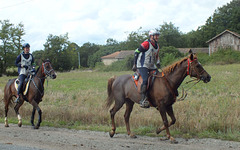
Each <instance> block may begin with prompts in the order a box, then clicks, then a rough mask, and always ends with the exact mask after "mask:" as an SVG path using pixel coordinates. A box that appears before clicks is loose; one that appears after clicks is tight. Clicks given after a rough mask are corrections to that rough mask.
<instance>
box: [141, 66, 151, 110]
mask: <svg viewBox="0 0 240 150" xmlns="http://www.w3.org/2000/svg"><path fill="white" fill-rule="evenodd" d="M139 72H140V74H141V76H142V78H143V83H142V85H141V100H140V102H139V103H140V107H143V108H149V102H148V100H147V82H148V69H147V68H139Z"/></svg>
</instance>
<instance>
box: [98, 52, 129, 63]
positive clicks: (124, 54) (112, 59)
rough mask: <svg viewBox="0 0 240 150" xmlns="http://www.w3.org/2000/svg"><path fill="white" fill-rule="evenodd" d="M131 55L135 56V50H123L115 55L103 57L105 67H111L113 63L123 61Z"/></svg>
mask: <svg viewBox="0 0 240 150" xmlns="http://www.w3.org/2000/svg"><path fill="white" fill-rule="evenodd" d="M129 55H134V50H122V51H117V52H115V53H112V54H109V55H106V56H103V57H101V59H102V62H103V63H104V65H111V64H112V63H113V62H115V61H118V60H123V59H124V58H126V57H127V56H129Z"/></svg>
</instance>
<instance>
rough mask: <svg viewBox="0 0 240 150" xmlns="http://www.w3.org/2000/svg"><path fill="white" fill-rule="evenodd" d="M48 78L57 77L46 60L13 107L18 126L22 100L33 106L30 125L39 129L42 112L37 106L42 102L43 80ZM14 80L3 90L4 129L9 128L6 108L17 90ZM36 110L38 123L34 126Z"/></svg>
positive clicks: (19, 124) (20, 122)
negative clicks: (26, 90) (24, 93)
mask: <svg viewBox="0 0 240 150" xmlns="http://www.w3.org/2000/svg"><path fill="white" fill-rule="evenodd" d="M48 76H50V77H51V78H52V79H55V78H56V77H57V76H56V74H55V72H54V70H53V68H52V66H51V63H50V61H49V60H46V61H44V62H43V63H42V65H41V66H40V67H39V68H38V69H37V71H36V74H35V76H34V77H33V78H32V79H30V80H31V81H30V85H29V88H28V89H29V90H28V92H27V94H26V95H25V96H22V95H21V96H20V101H19V103H17V104H16V105H15V107H14V110H15V112H16V114H17V117H18V126H19V127H21V126H22V119H21V116H20V114H19V112H18V111H19V108H20V107H21V106H22V104H23V103H24V99H25V100H26V101H28V102H29V103H30V104H32V106H33V110H32V116H31V124H32V126H33V127H34V129H38V128H39V127H40V124H41V122H42V111H41V109H40V107H39V106H38V104H39V103H40V102H41V101H42V97H43V95H44V82H45V79H46V78H47V77H48ZM15 80H16V79H10V80H9V81H8V83H7V84H6V86H5V88H4V99H3V101H4V103H5V127H9V125H8V119H7V113H8V106H9V104H10V103H12V102H13V97H16V95H17V90H16V88H15V85H14V84H15ZM36 110H37V111H38V123H37V125H36V126H35V125H34V116H35V112H36Z"/></svg>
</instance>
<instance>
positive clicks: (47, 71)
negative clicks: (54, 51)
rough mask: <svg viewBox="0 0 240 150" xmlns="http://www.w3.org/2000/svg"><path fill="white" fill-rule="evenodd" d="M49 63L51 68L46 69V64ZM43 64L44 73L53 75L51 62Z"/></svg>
mask: <svg viewBox="0 0 240 150" xmlns="http://www.w3.org/2000/svg"><path fill="white" fill-rule="evenodd" d="M47 63H48V64H49V65H50V67H51V70H47V69H46V67H45V65H46V64H47ZM42 66H43V67H42V68H43V73H44V75H46V76H50V75H51V72H52V71H53V69H52V66H51V64H50V62H45V63H43V64H42Z"/></svg>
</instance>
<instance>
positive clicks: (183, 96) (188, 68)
mask: <svg viewBox="0 0 240 150" xmlns="http://www.w3.org/2000/svg"><path fill="white" fill-rule="evenodd" d="M196 60H197V59H193V60H190V59H188V65H187V70H186V72H187V75H189V76H190V77H192V70H194V71H195V72H196V74H197V79H193V80H191V81H188V82H186V84H188V83H190V82H193V81H196V82H195V83H194V84H193V85H192V86H190V87H189V88H188V89H187V90H185V95H184V88H183V87H182V96H181V97H180V99H176V94H175V93H174V91H173V89H172V87H171V86H170V83H169V80H170V79H168V78H167V76H166V75H165V74H164V72H163V70H162V69H161V68H160V69H161V71H162V76H157V75H153V76H155V77H160V78H161V77H162V78H164V79H165V81H166V83H167V84H166V85H167V87H168V88H169V89H170V91H171V93H172V94H173V96H174V100H175V101H183V100H184V99H185V98H186V97H187V91H189V90H190V89H191V88H192V87H193V86H195V85H196V84H198V83H199V82H200V81H201V79H200V75H201V74H202V73H203V71H204V70H203V71H202V72H200V73H199V72H198V71H196V69H195V68H192V67H191V66H192V65H191V64H192V62H194V61H196ZM190 68H191V70H190ZM170 81H171V80H170Z"/></svg>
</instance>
